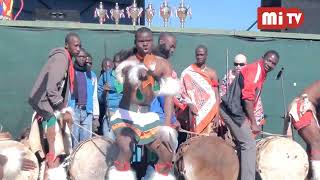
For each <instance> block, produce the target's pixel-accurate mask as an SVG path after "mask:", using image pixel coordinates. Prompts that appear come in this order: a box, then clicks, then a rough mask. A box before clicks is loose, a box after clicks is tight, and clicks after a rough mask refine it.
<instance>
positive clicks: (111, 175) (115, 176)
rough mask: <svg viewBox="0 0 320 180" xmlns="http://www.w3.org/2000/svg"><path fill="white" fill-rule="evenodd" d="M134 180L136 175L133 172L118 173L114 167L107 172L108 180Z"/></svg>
mask: <svg viewBox="0 0 320 180" xmlns="http://www.w3.org/2000/svg"><path fill="white" fill-rule="evenodd" d="M120 179H125V180H136V179H137V177H136V173H135V172H134V171H133V170H128V171H119V170H117V169H116V167H114V166H112V167H110V169H109V172H108V180H120Z"/></svg>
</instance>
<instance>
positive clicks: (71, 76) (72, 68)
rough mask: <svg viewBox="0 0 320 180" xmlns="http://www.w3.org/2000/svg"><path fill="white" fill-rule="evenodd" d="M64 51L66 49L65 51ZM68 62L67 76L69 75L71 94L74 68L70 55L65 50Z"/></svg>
mask: <svg viewBox="0 0 320 180" xmlns="http://www.w3.org/2000/svg"><path fill="white" fill-rule="evenodd" d="M65 50H66V49H65ZM66 53H67V57H68V61H69V68H68V74H69V81H70V92H71V93H73V90H74V89H73V88H74V87H73V86H74V67H73V62H72V58H71V55H70V53H69V51H68V50H66Z"/></svg>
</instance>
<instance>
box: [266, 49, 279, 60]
mask: <svg viewBox="0 0 320 180" xmlns="http://www.w3.org/2000/svg"><path fill="white" fill-rule="evenodd" d="M268 54H274V55H275V56H276V57H277V58H278V59H280V55H279V53H278V52H277V51H275V50H269V51H267V52H266V53H264V55H263V56H262V58H265V57H266V56H267V55H268Z"/></svg>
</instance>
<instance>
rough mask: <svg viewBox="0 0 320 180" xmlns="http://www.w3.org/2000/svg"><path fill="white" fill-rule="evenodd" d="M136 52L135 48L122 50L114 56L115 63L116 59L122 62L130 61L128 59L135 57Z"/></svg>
mask: <svg viewBox="0 0 320 180" xmlns="http://www.w3.org/2000/svg"><path fill="white" fill-rule="evenodd" d="M134 54H135V53H134V50H133V48H131V49H121V50H120V51H119V52H117V53H116V54H115V55H114V56H113V61H115V59H116V57H119V59H120V62H122V61H123V60H126V59H128V57H130V56H132V55H134Z"/></svg>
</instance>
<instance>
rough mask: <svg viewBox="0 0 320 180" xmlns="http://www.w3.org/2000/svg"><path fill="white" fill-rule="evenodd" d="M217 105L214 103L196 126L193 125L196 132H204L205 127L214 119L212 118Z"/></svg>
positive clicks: (215, 112)
mask: <svg viewBox="0 0 320 180" xmlns="http://www.w3.org/2000/svg"><path fill="white" fill-rule="evenodd" d="M218 107H219V105H218V103H216V104H215V105H214V106H213V108H212V109H211V111H210V112H209V113H208V114H207V116H206V117H205V118H204V119H203V120H202V121H201V123H200V124H198V126H196V127H195V132H196V133H204V131H205V129H206V127H207V126H208V125H209V124H210V123H211V122H212V121H213V120H214V119H213V118H214V117H215V116H216V115H217V113H218V110H219V108H218Z"/></svg>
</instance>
